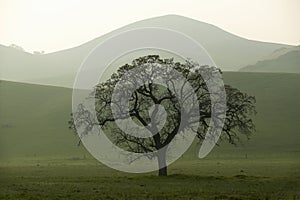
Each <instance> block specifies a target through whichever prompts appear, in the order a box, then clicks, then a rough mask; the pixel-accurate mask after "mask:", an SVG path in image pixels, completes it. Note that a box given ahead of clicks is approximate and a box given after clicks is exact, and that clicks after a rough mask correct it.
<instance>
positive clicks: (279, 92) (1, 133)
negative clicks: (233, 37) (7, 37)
mask: <svg viewBox="0 0 300 200" xmlns="http://www.w3.org/2000/svg"><path fill="white" fill-rule="evenodd" d="M224 80H225V83H227V84H230V85H233V86H235V87H237V88H239V89H240V90H242V91H244V92H247V93H248V94H251V95H255V96H256V99H257V111H258V114H257V115H256V116H255V118H254V120H255V124H256V128H257V132H256V133H255V134H254V135H253V136H252V137H251V140H249V141H246V140H244V146H240V147H237V148H235V147H232V146H229V147H227V145H221V147H220V148H219V149H220V151H221V152H223V151H227V153H229V154H232V155H239V154H243V155H244V154H245V152H246V153H247V154H248V155H256V156H260V155H279V154H293V153H297V152H299V151H300V146H299V143H300V134H299V131H298V130H300V124H299V121H300V92H299V87H300V74H279V73H278V74H270V73H240V72H226V73H224ZM71 93H72V90H71V89H68V88H61V87H53V86H41V85H34V84H24V83H15V82H8V81H1V82H0V94H1V101H0V110H1V112H0V161H3V162H6V161H8V160H11V159H19V158H23V159H26V158H28V157H29V158H33V157H36V158H39V159H43V158H48V157H62V158H64V159H69V158H74V157H80V158H82V157H83V156H84V155H88V153H87V152H86V150H85V149H84V148H83V147H82V146H80V147H78V146H77V142H78V138H77V137H76V136H75V135H74V134H73V133H72V132H71V131H70V130H69V129H68V125H67V121H68V120H69V117H70V113H71ZM242 139H243V138H242ZM193 149H194V150H193V151H190V154H192V155H194V156H195V155H196V154H197V151H198V150H199V147H196V146H195V147H194V148H193Z"/></svg>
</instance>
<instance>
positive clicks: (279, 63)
mask: <svg viewBox="0 0 300 200" xmlns="http://www.w3.org/2000/svg"><path fill="white" fill-rule="evenodd" d="M284 52H287V53H284V54H283V55H278V57H277V56H276V57H274V59H266V60H263V61H258V62H257V63H256V64H255V65H249V66H246V67H244V68H242V69H241V70H240V71H245V72H282V73H300V49H299V50H292V51H287V49H285V51H284ZM277 54H278V53H277Z"/></svg>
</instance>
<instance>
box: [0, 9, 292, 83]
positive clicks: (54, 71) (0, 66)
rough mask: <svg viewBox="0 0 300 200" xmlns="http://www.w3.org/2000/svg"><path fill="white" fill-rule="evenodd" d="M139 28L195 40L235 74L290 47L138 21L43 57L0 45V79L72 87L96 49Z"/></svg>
mask: <svg viewBox="0 0 300 200" xmlns="http://www.w3.org/2000/svg"><path fill="white" fill-rule="evenodd" d="M99 26H101V24H99ZM140 27H163V28H168V29H173V30H176V31H179V32H182V33H184V34H186V35H188V36H190V37H192V38H194V39H195V40H196V41H198V42H199V43H200V44H202V45H203V46H204V48H205V49H206V50H207V51H208V52H209V54H210V55H211V56H212V58H213V59H214V61H215V62H216V64H217V65H218V66H219V67H221V69H223V70H224V71H237V70H238V69H240V68H242V67H244V66H247V65H250V64H254V63H255V62H257V61H258V60H261V59H262V58H264V57H266V56H268V55H270V54H271V53H272V52H273V51H274V50H276V49H279V48H289V47H290V46H288V45H283V44H274V43H266V42H258V41H253V40H248V39H244V38H241V37H238V36H236V35H233V34H231V33H228V32H226V31H224V30H222V29H220V28H218V27H216V26H214V25H211V24H207V23H204V22H200V21H197V20H193V19H190V18H186V17H182V16H177V15H167V16H162V17H155V18H150V19H146V20H142V21H138V22H135V23H132V24H129V25H127V26H124V27H122V28H119V29H117V30H115V31H112V32H110V33H108V34H105V35H103V36H101V37H99V38H96V39H94V40H92V41H89V42H87V43H85V44H82V45H80V46H78V47H74V48H71V49H67V50H63V51H58V52H55V53H49V54H45V55H32V54H28V53H25V52H21V51H18V50H16V49H12V48H9V47H5V46H1V45H0V72H1V73H0V79H6V80H15V81H20V82H31V83H38V84H47V85H57V86H64V87H71V86H72V85H73V81H74V78H75V75H76V72H77V70H78V68H79V66H80V64H81V63H82V61H83V60H84V58H85V57H86V56H87V55H88V53H89V52H90V51H91V50H92V49H93V48H94V47H95V46H96V45H98V44H99V43H101V42H102V41H104V40H105V39H107V38H109V37H111V36H113V35H115V34H118V33H120V32H122V31H125V30H130V29H133V28H140Z"/></svg>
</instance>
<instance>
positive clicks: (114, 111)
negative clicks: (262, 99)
mask: <svg viewBox="0 0 300 200" xmlns="http://www.w3.org/2000/svg"><path fill="white" fill-rule="evenodd" d="M169 69H173V70H176V71H177V72H178V73H171V70H169ZM132 71H134V73H132ZM216 71H217V72H220V70H219V69H217V68H216V67H212V66H199V65H198V64H196V63H193V62H192V61H188V60H187V61H186V62H185V63H180V62H175V61H174V60H173V59H161V58H160V57H159V56H158V55H148V56H144V57H140V58H138V59H135V60H133V62H132V64H126V65H124V66H122V67H120V68H119V69H118V71H117V72H116V73H114V74H113V75H112V76H111V78H110V79H109V80H107V81H105V82H103V83H100V84H98V85H97V86H95V92H94V93H93V94H91V95H94V96H95V99H96V101H95V108H96V113H97V119H98V122H97V123H94V122H92V121H90V120H89V113H88V112H87V111H86V110H85V109H84V108H80V109H78V112H77V113H73V114H74V116H73V118H74V120H76V123H77V124H80V123H82V124H83V123H84V124H88V125H89V126H87V127H90V128H91V127H92V126H94V125H100V126H102V128H103V130H104V131H105V133H106V134H107V135H109V137H110V139H111V140H112V141H113V142H114V143H115V144H116V145H118V146H119V147H122V148H124V149H126V150H129V151H132V152H137V153H148V152H155V151H156V152H158V153H157V154H156V156H157V158H158V166H159V176H166V175H167V166H166V151H165V150H164V151H162V150H161V149H163V148H164V147H167V146H168V145H169V144H170V142H171V141H172V140H173V139H174V138H175V136H176V135H177V134H178V133H180V132H182V131H188V132H194V133H195V134H196V135H197V138H199V139H200V141H203V140H204V139H206V138H205V137H206V136H205V134H206V132H207V131H208V130H209V128H212V127H211V123H210V122H211V120H212V118H211V116H212V110H213V109H214V108H215V107H217V106H218V105H217V104H218V101H214V103H212V101H211V98H212V94H211V91H210V90H209V88H208V87H207V80H205V79H204V78H203V74H207V75H208V77H211V76H212V74H213V73H215V72H216ZM178 74H179V75H180V76H179V75H178ZM180 77H184V78H183V79H181V78H180ZM161 78H162V79H161ZM157 79H160V80H162V82H163V84H157V83H156V82H155V80H157ZM188 85H190V86H191V87H188ZM216 87H219V86H218V85H216ZM191 88H192V89H191ZM225 91H226V102H227V108H226V118H225V121H224V126H223V127H222V129H223V134H222V136H221V138H222V139H225V140H228V141H229V143H231V144H236V142H237V141H238V140H239V137H238V134H244V135H246V137H249V136H250V135H251V133H252V132H253V131H254V129H255V127H254V124H253V122H252V119H251V115H252V114H255V106H254V103H255V97H253V96H249V95H247V94H245V93H242V92H240V91H239V90H238V89H236V88H233V87H231V86H229V85H225ZM115 94H116V95H115ZM193 95H194V96H193ZM215 97H217V98H219V99H220V101H222V100H223V101H224V100H225V99H224V98H225V96H218V94H215V96H214V98H215ZM126 99H127V100H126ZM185 105H188V106H185ZM162 107H163V109H162ZM164 113H166V116H165V115H164ZM218 117H221V116H217V119H218ZM73 118H72V120H70V122H69V123H70V128H72V129H75V126H74V122H73ZM126 120H131V121H132V122H134V123H135V124H136V125H137V126H140V127H143V128H145V129H146V130H147V131H148V132H149V133H150V134H151V136H150V137H138V134H139V132H138V131H139V129H128V130H127V131H124V130H122V128H120V123H121V122H122V121H123V124H125V125H126V124H127V122H128V121H126ZM120 121H121V122H120ZM162 121H163V122H164V123H163V127H160V124H161V122H162ZM218 123H219V122H218V121H215V122H214V123H213V124H214V126H216V127H217V126H218V125H219V124H218ZM90 128H87V129H86V132H85V134H88V132H89V130H90ZM128 131H131V132H132V134H128ZM134 132H136V133H134ZM164 149H165V148H164Z"/></svg>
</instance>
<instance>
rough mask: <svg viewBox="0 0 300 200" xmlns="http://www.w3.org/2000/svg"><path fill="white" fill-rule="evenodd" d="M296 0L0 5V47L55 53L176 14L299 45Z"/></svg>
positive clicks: (14, 1) (60, 0)
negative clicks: (142, 22)
mask: <svg viewBox="0 0 300 200" xmlns="http://www.w3.org/2000/svg"><path fill="white" fill-rule="evenodd" d="M299 10H300V0H249V1H242V0H226V1H225V0H205V1H203V0H180V1H179V0H150V1H144V0H119V1H117V0H105V1H99V0H98V1H96V0H95V1H93V0H83V1H80V0H69V1H68V0H65V1H64V0H0V44H4V45H10V44H12V43H14V44H17V45H20V46H22V47H23V48H24V49H25V50H26V51H30V52H32V51H34V50H45V51H46V52H53V51H57V50H61V49H66V48H70V47H74V46H77V45H80V44H82V43H84V42H87V41H89V40H91V39H94V38H96V37H99V36H101V35H103V34H105V33H107V32H109V31H112V30H114V29H117V28H119V27H121V26H124V25H127V24H129V23H132V22H135V21H139V20H142V19H146V18H150V17H155V16H160V15H167V14H178V15H183V16H186V17H191V18H194V19H197V20H199V21H203V22H207V23H211V24H214V25H216V26H218V27H220V28H222V29H224V30H226V31H228V32H231V33H234V34H236V35H239V36H242V37H245V38H248V39H254V40H260V41H268V42H277V43H285V44H292V45H299V44H300V12H299Z"/></svg>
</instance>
